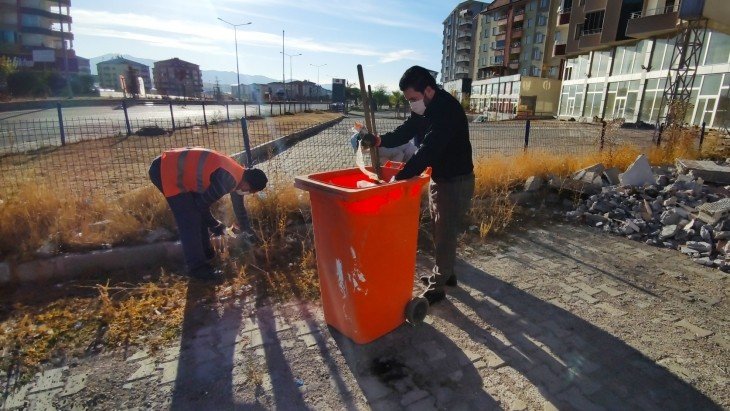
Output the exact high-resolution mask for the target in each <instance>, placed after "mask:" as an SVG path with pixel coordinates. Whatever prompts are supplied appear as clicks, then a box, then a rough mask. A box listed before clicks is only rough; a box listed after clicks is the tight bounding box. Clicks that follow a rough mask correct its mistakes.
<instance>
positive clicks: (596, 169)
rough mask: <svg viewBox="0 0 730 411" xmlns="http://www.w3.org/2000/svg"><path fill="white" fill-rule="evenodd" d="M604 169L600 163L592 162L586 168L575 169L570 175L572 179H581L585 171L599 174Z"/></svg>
mask: <svg viewBox="0 0 730 411" xmlns="http://www.w3.org/2000/svg"><path fill="white" fill-rule="evenodd" d="M605 169H606V166H604V165H603V164H601V163H598V164H594V165H592V166H590V167H586V168H583V169H580V170H578V171H576V172H575V173H573V176H572V177H573V179H574V180H582V179H583V177H585V174H586V173H594V174H597V175H601V173H603V171H604V170H605Z"/></svg>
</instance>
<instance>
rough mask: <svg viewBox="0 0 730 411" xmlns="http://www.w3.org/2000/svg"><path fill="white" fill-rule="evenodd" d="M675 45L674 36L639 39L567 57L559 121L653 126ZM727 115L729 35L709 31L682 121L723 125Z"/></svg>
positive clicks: (729, 108) (729, 106) (659, 115)
mask: <svg viewBox="0 0 730 411" xmlns="http://www.w3.org/2000/svg"><path fill="white" fill-rule="evenodd" d="M652 42H653V44H652ZM674 44H675V41H674V38H658V39H650V40H641V41H638V42H636V43H633V44H626V45H621V46H616V47H614V48H612V49H607V50H600V51H594V52H592V53H588V54H584V55H580V56H576V57H573V58H570V59H567V60H566V62H565V68H564V73H563V74H564V77H563V84H562V86H561V95H560V96H561V98H560V104H559V108H558V117H559V118H563V119H567V118H575V119H579V118H580V119H587V120H591V119H595V118H605V119H612V118H623V119H625V120H626V122H629V123H634V122H638V121H641V122H645V123H649V124H655V123H656V122H657V121H659V120H661V119H662V117H663V116H664V115H665V113H662V112H661V111H662V110H666V107H664V108H662V107H661V106H662V98H663V97H664V94H665V88H666V85H667V84H666V82H667V79H666V76H667V70H668V69H669V68H671V67H672V53H673V52H674ZM703 63H704V64H703ZM589 69H590V71H589ZM589 73H590V74H589ZM589 82H590V83H589ZM664 104H665V105H666V101H664ZM729 111H730V35H727V34H723V33H718V32H715V31H712V30H708V31H707V35H706V39H705V45H704V48H703V51H702V55H701V60H700V64H699V66H698V68H697V72H696V74H695V79H694V83H693V88H692V89H691V95H690V105H689V107H688V110H687V112H686V115H685V121H686V122H687V123H690V124H694V125H701V124H702V123H703V122H704V123H705V124H706V125H707V126H708V127H713V128H717V127H725V126H727V125H728V124H727V122H728V117H729V115H728V112H729Z"/></svg>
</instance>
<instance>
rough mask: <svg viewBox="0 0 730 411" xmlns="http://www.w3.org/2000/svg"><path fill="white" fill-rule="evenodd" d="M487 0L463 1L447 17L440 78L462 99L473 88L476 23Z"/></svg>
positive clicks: (447, 87)
mask: <svg viewBox="0 0 730 411" xmlns="http://www.w3.org/2000/svg"><path fill="white" fill-rule="evenodd" d="M487 5H488V3H483V2H480V1H464V2H461V3H459V5H458V6H456V7H455V8H454V9H453V11H452V12H451V13H450V14H449V16H448V17H447V18H446V19H445V20H444V22H443V25H444V31H443V48H442V57H441V82H442V83H443V87H444V90H446V91H448V92H450V93H452V94H454V95H455V96H456V97H457V98H458V99H459V100H460V101H461V100H462V98H463V97H464V96H465V95H468V93H469V91H470V89H471V79H472V78H471V69H470V68H471V66H472V60H473V56H474V48H473V44H474V38H475V36H476V26H477V25H476V24H475V22H474V18H475V17H476V16H478V15H479V13H480V12H481V11H482V10H484V9H486V8H487Z"/></svg>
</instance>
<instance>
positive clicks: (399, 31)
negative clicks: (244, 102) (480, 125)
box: [71, 0, 458, 90]
mask: <svg viewBox="0 0 730 411" xmlns="http://www.w3.org/2000/svg"><path fill="white" fill-rule="evenodd" d="M457 4H458V1H453V2H452V1H444V0H420V1H417V2H416V1H406V0H403V1H398V0H361V1H355V0H351V1H341V0H329V1H324V0H294V1H292V0H146V1H141V0H124V1H99V0H74V1H73V2H72V7H71V15H72V17H73V26H72V30H73V32H74V35H75V40H74V49H75V50H76V52H77V54H78V55H80V56H82V57H86V58H91V57H97V56H100V55H103V54H107V53H119V54H130V55H133V56H135V57H140V58H148V59H154V60H163V59H168V58H172V57H178V58H181V59H183V60H187V61H190V62H193V63H195V64H199V65H200V67H201V69H203V70H225V71H235V70H236V59H235V47H234V40H233V29H232V28H231V27H230V26H227V25H225V24H224V23H222V22H220V21H219V20H217V18H218V17H221V18H223V19H225V20H227V21H230V22H232V23H236V24H237V23H245V22H248V21H251V22H252V24H251V25H248V26H244V27H241V28H239V29H238V56H239V62H240V71H241V73H242V74H243V73H246V74H259V75H265V76H268V77H271V78H276V79H280V78H281V77H282V55H281V53H280V52H281V43H282V41H281V40H282V30H285V32H286V34H285V47H286V50H285V51H286V53H287V54H297V53H301V54H302V55H301V56H297V57H294V58H293V60H292V61H293V77H294V78H295V79H308V80H311V81H315V82H316V81H317V68H316V67H313V66H311V64H317V65H321V64H327V65H326V66H324V67H321V68H320V69H319V77H320V82H321V83H329V82H330V81H331V80H330V79H331V78H333V77H336V78H345V79H347V80H348V81H351V82H357V69H356V65H357V64H362V65H363V67H364V71H365V79H366V81H367V82H368V83H369V84H372V85H373V86H377V85H385V86H386V87H388V88H389V89H391V90H396V89H397V85H398V79H399V78H400V76H401V74H402V73H403V71H404V70H405V69H407V68H408V67H410V66H412V65H414V64H418V65H422V66H424V67H426V68H429V69H432V70H437V71H440V68H441V33H442V29H443V25H442V22H443V20H444V19H445V18H446V16H447V15H448V14H449V13H450V12H451V10H452V9H453V8H454V7H455V6H456V5H457ZM284 66H285V67H284V71H285V72H286V74H285V75H286V78H287V80H288V79H289V57H286V61H285V64H284Z"/></svg>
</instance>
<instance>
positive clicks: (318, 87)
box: [309, 63, 327, 102]
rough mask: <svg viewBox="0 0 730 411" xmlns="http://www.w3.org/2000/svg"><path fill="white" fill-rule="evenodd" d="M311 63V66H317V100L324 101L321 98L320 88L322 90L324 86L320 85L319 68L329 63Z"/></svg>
mask: <svg viewBox="0 0 730 411" xmlns="http://www.w3.org/2000/svg"><path fill="white" fill-rule="evenodd" d="M309 65H310V66H312V67H317V101H319V102H321V101H322V99H321V98H320V95H319V90H320V89H321V88H322V86H320V85H319V68H320V67H324V66H326V65H327V63H324V64H320V65H317V64H311V63H310V64H309Z"/></svg>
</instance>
